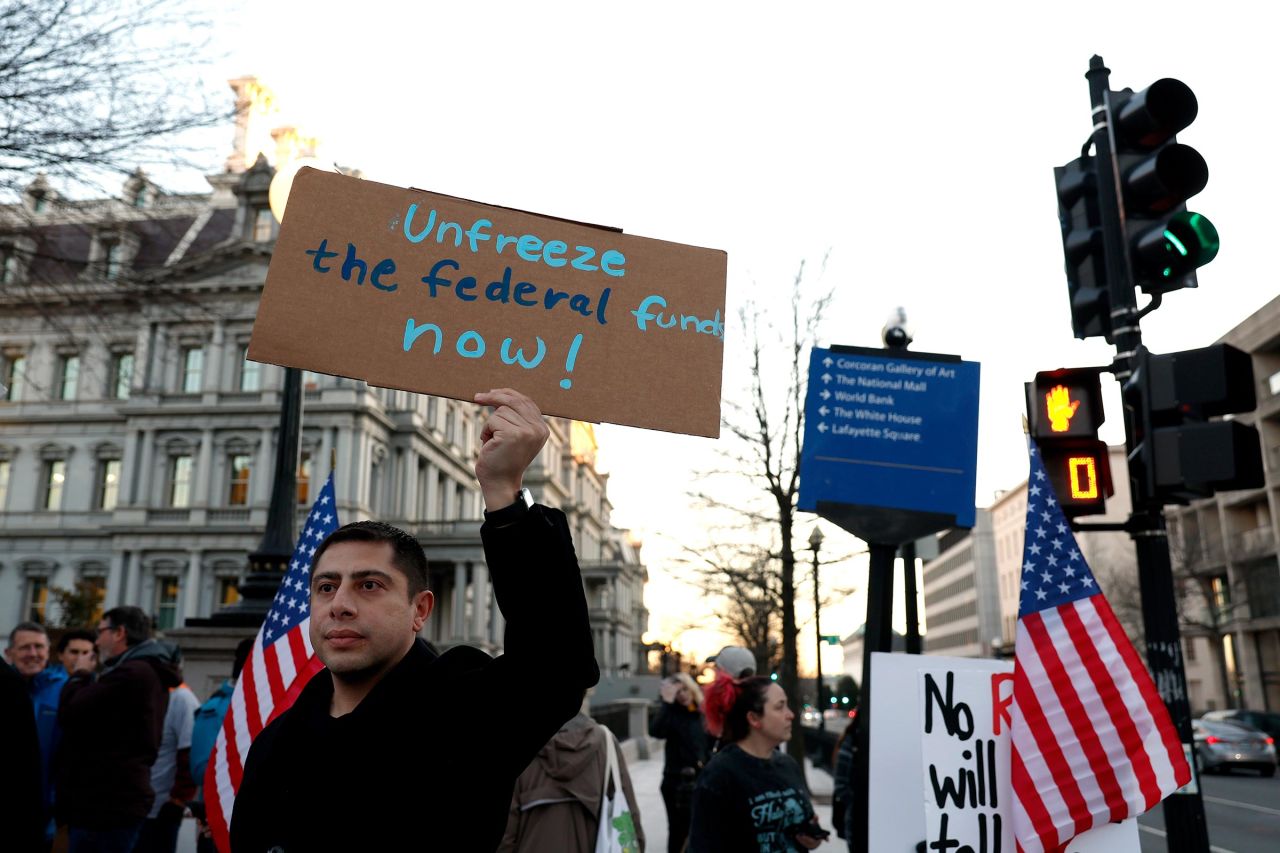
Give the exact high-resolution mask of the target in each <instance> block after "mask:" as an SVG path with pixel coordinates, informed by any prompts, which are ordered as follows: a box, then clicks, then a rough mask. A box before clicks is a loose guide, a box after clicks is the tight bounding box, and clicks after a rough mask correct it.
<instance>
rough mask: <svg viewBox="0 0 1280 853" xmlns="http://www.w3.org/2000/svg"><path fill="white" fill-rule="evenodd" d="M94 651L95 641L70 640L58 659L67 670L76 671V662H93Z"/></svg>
mask: <svg viewBox="0 0 1280 853" xmlns="http://www.w3.org/2000/svg"><path fill="white" fill-rule="evenodd" d="M93 653H94V648H93V643H91V642H89V641H88V640H68V641H67V647H66V648H65V649H63V650H62V652H61V653H60V654H59V655H58V660H59V661H60V662H61V663H62V668H63V669H65V670H66V671H67V672H75V669H76V662H77V661H81V660H89V661H90V662H92V660H93Z"/></svg>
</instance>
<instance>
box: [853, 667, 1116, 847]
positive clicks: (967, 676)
mask: <svg viewBox="0 0 1280 853" xmlns="http://www.w3.org/2000/svg"><path fill="white" fill-rule="evenodd" d="M871 672H872V678H871V684H872V690H871V754H870V756H869V757H868V760H869V764H870V775H871V780H872V781H871V786H870V791H869V792H868V796H869V797H870V803H869V809H868V818H869V823H870V826H869V827H868V833H869V835H868V839H869V842H870V843H869V849H871V850H875V851H886V853H894V851H897V853H914V851H915V849H916V845H917V844H918V843H919V842H921V841H924V842H926V849H927V850H930V851H935V850H936V851H951V853H1014V850H1015V845H1014V841H1013V791H1012V789H1013V786H1012V780H1011V778H1010V766H1011V754H1012V746H1011V739H1010V735H1009V722H1010V717H1011V715H1010V705H1011V703H1012V701H1013V664H1012V663H1010V662H1008V661H996V660H982V659H976V658H947V657H941V656H939V655H904V654H884V653H875V654H872V656H871ZM1138 849H1139V843H1138V822H1137V820H1126V821H1122V822H1120V823H1115V824H1109V825H1107V826H1104V827H1099V828H1097V829H1093V830H1090V831H1089V832H1086V833H1084V834H1083V835H1079V836H1077V837H1076V838H1075V839H1073V840H1072V841H1071V843H1070V844H1068V845H1067V853H1138Z"/></svg>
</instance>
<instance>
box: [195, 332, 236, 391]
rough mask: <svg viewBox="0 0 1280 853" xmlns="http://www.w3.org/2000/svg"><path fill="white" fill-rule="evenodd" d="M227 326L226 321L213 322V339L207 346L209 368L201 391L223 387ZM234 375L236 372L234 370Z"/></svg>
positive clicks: (207, 364)
mask: <svg viewBox="0 0 1280 853" xmlns="http://www.w3.org/2000/svg"><path fill="white" fill-rule="evenodd" d="M226 331H227V330H226V326H225V325H224V321H222V320H217V321H215V322H214V324H213V339H212V340H210V341H209V344H208V346H207V347H206V348H205V350H206V352H207V353H208V354H209V357H208V358H207V359H206V360H205V364H206V366H207V368H208V369H206V370H205V372H204V381H203V382H202V383H201V385H203V386H204V387H203V388H201V389H200V390H201V391H209V392H217V391H218V390H219V389H220V388H221V387H222V371H223V369H224V365H223V362H225V361H226V360H227V358H226V338H227V336H226ZM232 375H235V372H234V371H232Z"/></svg>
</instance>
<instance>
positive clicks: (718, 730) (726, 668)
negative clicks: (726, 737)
mask: <svg viewBox="0 0 1280 853" xmlns="http://www.w3.org/2000/svg"><path fill="white" fill-rule="evenodd" d="M712 660H713V661H715V666H716V668H715V674H714V677H713V678H712V680H711V683H710V684H708V685H707V689H706V691H705V694H706V699H705V701H704V702H703V705H702V711H703V714H704V715H705V716H706V721H707V731H708V732H709V733H710V734H711V737H712V738H713V739H715V740H716V741H719V740H720V737H721V735H722V734H723V732H724V715H725V714H726V713H728V711H729V706H730V705H731V704H732V703H733V695H734V692H733V682H734V681H735V680H736V679H739V678H749V677H750V676H752V675H755V674H756V658H755V655H753V654H751V652H749V651H747V650H746V649H744V648H742V646H725V647H724V648H723V649H721V650H720V652H719V654H717V655H716V656H715V657H714V658H712Z"/></svg>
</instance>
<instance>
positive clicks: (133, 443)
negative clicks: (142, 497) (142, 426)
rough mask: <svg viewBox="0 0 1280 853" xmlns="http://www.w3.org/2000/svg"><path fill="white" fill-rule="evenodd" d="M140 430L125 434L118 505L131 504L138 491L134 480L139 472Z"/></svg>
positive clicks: (121, 457)
mask: <svg viewBox="0 0 1280 853" xmlns="http://www.w3.org/2000/svg"><path fill="white" fill-rule="evenodd" d="M139 435H141V432H140V431H139V430H134V429H131V430H129V431H128V432H126V433H125V436H124V452H123V453H121V454H120V491H119V493H118V500H117V502H116V505H117V506H131V505H132V504H133V496H134V494H135V493H136V491H137V490H136V488H135V487H134V481H135V480H136V479H137V476H138V472H137V470H136V469H137V467H138V436H139Z"/></svg>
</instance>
